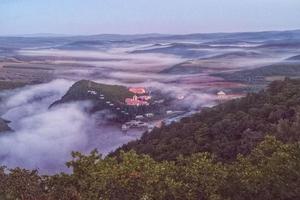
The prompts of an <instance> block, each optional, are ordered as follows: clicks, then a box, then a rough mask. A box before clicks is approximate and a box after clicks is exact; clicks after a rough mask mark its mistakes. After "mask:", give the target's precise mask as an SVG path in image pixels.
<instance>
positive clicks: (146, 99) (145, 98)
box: [138, 95, 151, 101]
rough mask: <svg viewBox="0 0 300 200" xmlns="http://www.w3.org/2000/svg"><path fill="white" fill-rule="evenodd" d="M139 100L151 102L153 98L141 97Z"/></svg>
mask: <svg viewBox="0 0 300 200" xmlns="http://www.w3.org/2000/svg"><path fill="white" fill-rule="evenodd" d="M138 99H139V100H142V101H149V100H150V99H151V96H147V95H143V96H139V97H138Z"/></svg>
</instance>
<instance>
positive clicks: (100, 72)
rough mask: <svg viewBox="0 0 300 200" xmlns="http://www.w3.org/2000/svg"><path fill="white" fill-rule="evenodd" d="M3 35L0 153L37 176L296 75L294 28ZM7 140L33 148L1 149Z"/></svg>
mask: <svg viewBox="0 0 300 200" xmlns="http://www.w3.org/2000/svg"><path fill="white" fill-rule="evenodd" d="M0 41H1V43H0V101H1V106H0V114H1V120H0V123H1V126H0V128H1V129H0V130H1V131H2V132H1V138H0V144H1V145H2V147H3V148H2V151H0V159H1V161H2V163H3V164H5V165H7V166H10V167H16V166H21V167H26V168H29V169H35V168H39V169H40V170H41V171H42V172H44V173H54V172H57V171H67V169H66V168H65V166H64V162H65V161H66V160H68V159H69V158H70V152H71V151H73V150H78V151H81V152H83V153H87V152H89V151H91V150H92V149H94V148H97V149H98V150H99V151H100V152H101V153H102V154H103V155H108V154H109V153H111V152H114V151H115V150H116V149H117V148H119V147H121V146H122V145H125V144H127V143H128V142H130V141H135V140H137V139H140V138H143V137H145V136H143V135H144V134H146V133H152V132H153V131H155V130H157V129H160V128H161V127H164V126H169V125H171V126H172V124H173V123H175V122H180V121H181V119H182V118H183V119H184V118H186V117H190V116H194V115H195V114H197V113H199V112H200V113H201V112H202V111H203V110H206V109H207V108H210V107H212V106H215V105H218V104H220V103H224V102H227V101H230V100H231V99H237V98H241V97H243V96H246V95H247V93H249V92H257V91H259V90H261V89H264V88H265V87H266V86H267V85H268V84H269V83H270V82H271V81H274V80H283V79H284V78H285V77H291V78H297V77H299V76H300V74H299V69H300V67H299V66H300V65H299V64H300V62H299V61H298V60H299V59H298V57H299V54H300V52H299V48H298V44H299V42H300V32H299V31H271V32H249V33H219V34H190V35H163V34H153V35H152V34H149V35H147V34H146V35H132V36H131V35H93V36H74V37H57V36H52V37H27V36H26V37H0ZM275 41H276V42H275ZM291 41H293V42H291ZM139 91H142V92H139ZM8 122H9V123H8ZM50 127H51V128H50ZM27 137H29V138H32V140H28V139H27ZM1 141H2V142H1ZM20 141H21V142H20ZM36 141H44V142H45V144H44V145H38V144H37V142H36ZM33 144H35V145H33ZM9 145H15V146H16V149H18V148H20V149H23V148H24V147H28V148H29V147H30V148H29V149H30V150H28V151H24V152H21V151H7V150H5V147H7V146H9ZM33 146H34V147H33ZM55 146H57V147H58V146H59V147H60V148H59V149H60V155H61V156H60V157H59V158H57V157H55V155H56V154H57V153H56V151H53V150H52V149H53V147H55ZM137 149H138V148H137ZM0 150H1V148H0ZM24 155H25V156H29V155H32V157H33V159H32V160H31V161H30V162H29V161H26V160H23V159H22V157H24ZM43 157H47V158H49V160H48V161H45V160H44V159H43ZM53 163H55V164H53ZM49 166H50V167H49Z"/></svg>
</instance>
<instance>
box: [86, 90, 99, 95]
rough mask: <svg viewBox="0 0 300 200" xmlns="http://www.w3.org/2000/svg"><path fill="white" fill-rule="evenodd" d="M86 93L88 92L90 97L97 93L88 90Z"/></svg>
mask: <svg viewBox="0 0 300 200" xmlns="http://www.w3.org/2000/svg"><path fill="white" fill-rule="evenodd" d="M87 92H88V94H91V95H96V94H97V92H96V91H94V90H88V91H87Z"/></svg>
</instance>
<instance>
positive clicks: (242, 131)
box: [111, 79, 300, 162]
mask: <svg viewBox="0 0 300 200" xmlns="http://www.w3.org/2000/svg"><path fill="white" fill-rule="evenodd" d="M299 116H300V80H290V79H286V80H285V81H275V82H273V83H271V84H270V85H269V87H268V89H266V90H264V91H261V92H259V93H257V94H256V93H251V94H248V95H247V96H246V97H244V98H241V99H236V100H231V101H228V102H226V103H224V104H220V105H218V106H215V107H213V108H207V109H203V110H202V112H201V113H199V114H196V115H194V116H192V117H187V118H184V119H182V120H181V121H180V122H179V123H173V124H171V125H169V126H163V127H162V128H160V129H154V130H153V131H152V132H150V133H145V134H144V135H143V136H142V138H141V139H140V140H137V141H133V142H130V143H128V144H126V145H124V146H123V147H121V148H120V149H119V150H118V151H120V150H124V151H128V150H131V149H134V150H135V151H136V152H137V153H141V154H148V155H150V156H151V157H153V158H154V159H156V160H175V159H176V158H177V157H178V156H179V155H183V156H189V155H191V154H194V153H197V152H210V153H213V154H215V155H216V156H217V159H218V160H221V161H226V162H228V161H232V160H234V159H235V158H236V156H237V155H238V154H243V155H245V154H248V153H249V152H250V151H251V150H252V149H253V148H254V147H255V146H256V145H257V144H258V143H259V142H261V141H262V140H263V139H264V137H265V136H266V135H267V134H271V135H274V136H276V138H278V139H279V140H281V141H284V142H296V141H299V139H300V133H299V128H300V117H299ZM118 151H116V152H114V153H112V154H111V155H117V154H118Z"/></svg>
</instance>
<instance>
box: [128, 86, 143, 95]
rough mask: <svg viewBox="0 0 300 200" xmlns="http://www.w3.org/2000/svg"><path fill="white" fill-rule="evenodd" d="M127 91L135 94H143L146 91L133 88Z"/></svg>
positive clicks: (140, 88) (141, 88)
mask: <svg viewBox="0 0 300 200" xmlns="http://www.w3.org/2000/svg"><path fill="white" fill-rule="evenodd" d="M129 91H130V92H132V93H135V94H145V93H146V90H145V88H143V87H134V88H129Z"/></svg>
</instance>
